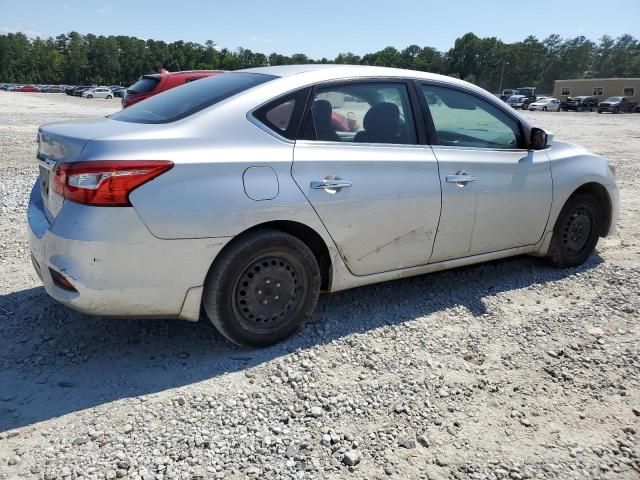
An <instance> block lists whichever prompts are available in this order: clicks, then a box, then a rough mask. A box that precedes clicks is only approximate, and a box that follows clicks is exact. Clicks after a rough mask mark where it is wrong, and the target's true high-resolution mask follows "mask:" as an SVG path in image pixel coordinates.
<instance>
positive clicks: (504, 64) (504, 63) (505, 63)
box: [498, 62, 509, 95]
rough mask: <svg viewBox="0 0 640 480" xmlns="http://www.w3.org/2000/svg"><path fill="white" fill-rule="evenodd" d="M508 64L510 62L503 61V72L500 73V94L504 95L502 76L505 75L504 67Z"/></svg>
mask: <svg viewBox="0 0 640 480" xmlns="http://www.w3.org/2000/svg"><path fill="white" fill-rule="evenodd" d="M506 65H509V62H502V73H501V74H500V89H499V90H500V91H499V92H498V93H499V94H500V95H502V78H503V77H504V67H505V66H506Z"/></svg>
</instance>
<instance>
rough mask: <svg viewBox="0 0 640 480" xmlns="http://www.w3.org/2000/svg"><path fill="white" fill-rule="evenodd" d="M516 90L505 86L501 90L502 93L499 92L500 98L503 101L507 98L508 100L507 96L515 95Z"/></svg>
mask: <svg viewBox="0 0 640 480" xmlns="http://www.w3.org/2000/svg"><path fill="white" fill-rule="evenodd" d="M515 94H516V91H515V90H514V89H513V88H505V89H504V90H502V93H501V94H500V100H502V101H503V102H506V101H507V100H509V97H510V96H511V95H515Z"/></svg>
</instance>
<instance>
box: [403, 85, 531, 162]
mask: <svg viewBox="0 0 640 480" xmlns="http://www.w3.org/2000/svg"><path fill="white" fill-rule="evenodd" d="M414 82H415V83H416V90H418V92H420V90H421V89H422V85H426V86H435V87H441V88H448V89H450V90H454V91H457V92H460V93H465V94H468V95H471V96H473V97H476V98H478V99H480V100H482V101H484V102H486V103H489V104H490V105H493V106H494V107H495V108H497V109H498V110H500V111H501V112H503V113H504V114H505V115H507V116H508V117H509V118H511V119H512V120H514V121H515V122H516V124H517V125H518V130H519V132H520V143H521V144H520V145H519V146H518V148H486V147H463V146H460V147H457V146H454V145H441V144H440V140H439V139H438V134H437V132H436V127H435V123H434V121H433V117H432V116H431V111H430V110H429V105H428V104H427V99H426V98H425V96H424V95H423V94H420V95H419V97H420V104H421V107H422V109H423V115H424V116H425V122H426V123H427V125H428V131H429V137H430V141H431V145H433V146H439V147H450V148H462V149H467V148H473V149H478V150H480V149H482V150H497V151H512V152H515V151H527V150H529V148H528V145H527V139H526V134H525V129H524V125H523V124H522V121H521V120H520V119H519V118H518V117H517V116H516V115H514V114H513V112H512V111H510V110H511V109H510V108H509V109H507V108H505V107H503V106H502V105H499V104H494V103H492V102H490V101H489V100H487V99H486V98H483V96H482V95H479V94H478V93H477V92H474V91H473V90H471V89H469V88H464V87H460V86H458V85H452V84H450V83H447V82H438V81H437V80H414ZM420 93H421V92H420Z"/></svg>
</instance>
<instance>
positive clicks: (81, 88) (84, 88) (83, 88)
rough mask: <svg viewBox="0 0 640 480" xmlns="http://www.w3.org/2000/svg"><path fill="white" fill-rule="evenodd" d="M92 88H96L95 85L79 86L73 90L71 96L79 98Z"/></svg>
mask: <svg viewBox="0 0 640 480" xmlns="http://www.w3.org/2000/svg"><path fill="white" fill-rule="evenodd" d="M92 88H96V87H95V85H94V86H87V85H81V86H79V87H76V88H74V89H73V96H74V97H81V96H82V94H83V93H84V92H86V91H87V90H90V89H92Z"/></svg>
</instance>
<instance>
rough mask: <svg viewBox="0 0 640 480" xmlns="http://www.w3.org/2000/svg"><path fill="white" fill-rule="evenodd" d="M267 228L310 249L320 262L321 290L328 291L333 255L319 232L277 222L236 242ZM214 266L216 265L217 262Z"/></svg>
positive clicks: (261, 226)
mask: <svg viewBox="0 0 640 480" xmlns="http://www.w3.org/2000/svg"><path fill="white" fill-rule="evenodd" d="M266 228H268V229H273V230H279V231H281V232H284V233H288V234H289V235H292V236H294V237H296V238H297V239H298V240H300V241H302V242H303V243H304V244H305V245H306V246H307V247H309V249H310V250H311V251H312V252H313V255H314V256H315V258H316V261H317V262H318V267H319V268H320V276H321V279H322V283H321V285H320V288H321V290H323V291H328V290H329V288H330V286H331V271H332V269H331V255H330V254H329V249H328V248H327V245H326V243H325V241H324V240H323V239H322V237H321V236H320V235H319V234H318V232H316V231H315V230H314V229H313V228H311V227H308V226H307V225H305V224H303V223H299V222H293V221H290V220H276V221H272V222H266V223H261V224H259V225H255V226H253V227H251V228H249V229H248V230H245V231H244V232H242V233H240V234H239V235H237V236H236V237H235V238H234V240H235V239H236V238H240V237H242V236H244V235H246V234H247V233H248V232H254V231H256V230H260V229H266ZM234 243H235V242H234V241H233V240H232V241H231V242H229V244H227V245H226V246H225V249H227V248H230V247H232V246H233V244H234ZM213 264H214V265H215V261H214V263H213Z"/></svg>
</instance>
